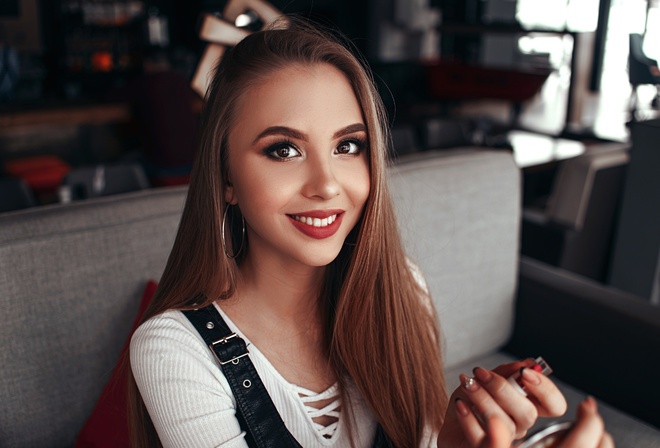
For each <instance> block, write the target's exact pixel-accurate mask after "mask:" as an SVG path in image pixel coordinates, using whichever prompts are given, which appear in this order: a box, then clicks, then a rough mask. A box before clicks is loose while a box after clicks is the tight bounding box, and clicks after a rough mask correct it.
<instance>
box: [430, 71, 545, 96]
mask: <svg viewBox="0 0 660 448" xmlns="http://www.w3.org/2000/svg"><path fill="white" fill-rule="evenodd" d="M426 73H427V82H428V86H429V91H430V93H431V95H433V96H434V97H436V98H439V99H456V100H468V99H502V100H508V101H513V102H523V101H526V100H528V99H530V98H532V97H533V96H534V95H536V94H537V93H538V92H539V90H540V89H541V87H542V86H543V83H545V81H546V79H547V78H548V75H549V74H550V73H552V70H551V69H542V68H538V69H529V70H512V69H503V68H493V67H482V66H478V65H469V64H463V63H457V62H437V63H429V64H427V65H426Z"/></svg>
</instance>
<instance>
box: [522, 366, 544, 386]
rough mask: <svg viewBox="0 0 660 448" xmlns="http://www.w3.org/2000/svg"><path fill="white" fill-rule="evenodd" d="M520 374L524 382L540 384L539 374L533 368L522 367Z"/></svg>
mask: <svg viewBox="0 0 660 448" xmlns="http://www.w3.org/2000/svg"><path fill="white" fill-rule="evenodd" d="M520 376H522V378H523V381H525V382H526V383H529V384H533V385H535V386H538V385H539V384H541V374H540V373H538V372H536V371H535V370H533V369H528V368H526V367H523V368H522V369H520Z"/></svg>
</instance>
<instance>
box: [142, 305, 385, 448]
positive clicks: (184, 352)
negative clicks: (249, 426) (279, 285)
mask: <svg viewBox="0 0 660 448" xmlns="http://www.w3.org/2000/svg"><path fill="white" fill-rule="evenodd" d="M216 308H218V310H219V311H220V313H221V314H222V317H223V318H224V319H225V322H227V325H228V326H229V327H230V328H231V330H232V331H234V332H236V333H237V334H238V335H239V336H240V337H242V338H243V339H244V340H245V342H246V344H248V350H249V352H250V359H251V360H252V363H253V364H254V366H255V368H256V370H257V372H258V373H259V376H260V377H261V380H262V382H263V383H264V386H265V387H266V390H267V391H268V393H269V394H270V396H271V398H272V400H273V403H274V404H275V407H276V408H277V410H278V411H279V413H280V415H281V417H282V420H283V421H284V423H285V425H286V427H287V428H288V430H289V432H291V434H292V435H293V436H294V437H295V438H296V440H298V442H299V443H300V444H301V445H302V446H303V447H305V448H308V447H349V446H350V438H349V434H348V433H347V431H346V428H345V421H344V418H345V413H343V412H341V409H342V408H343V407H344V404H343V403H341V401H340V400H339V395H338V387H337V385H334V386H332V387H330V388H329V389H327V390H326V391H323V392H320V393H316V392H314V391H309V390H306V389H304V388H301V387H298V386H296V385H293V384H291V383H289V382H287V381H286V380H285V379H284V378H283V377H282V376H281V375H280V374H279V372H278V371H277V370H276V369H275V368H274V367H273V365H272V364H271V363H270V362H269V361H268V359H266V357H265V356H264V355H263V354H262V353H261V352H260V351H259V349H258V348H257V347H255V346H254V345H253V344H251V343H250V341H249V340H248V339H247V338H246V337H245V335H244V334H243V333H242V332H241V331H240V330H239V329H238V327H236V325H234V323H233V322H232V321H231V320H230V319H229V318H228V317H227V316H226V315H225V314H224V312H222V310H221V309H220V308H219V307H218V306H217V305H216ZM130 354H131V368H132V370H133V374H134V376H135V380H136V382H137V385H138V388H139V389H140V393H141V395H142V398H143V399H144V402H145V405H146V407H147V410H148V411H149V415H150V416H151V419H152V420H153V422H154V425H155V427H156V430H157V431H158V435H159V437H160V439H161V442H162V443H163V446H164V447H165V448H169V447H182V448H184V447H185V448H191V447H195V448H202V447H247V443H246V442H245V440H244V433H243V432H242V431H241V428H240V426H239V423H238V421H237V420H236V417H235V409H236V400H235V398H234V396H233V394H232V392H231V389H230V387H229V383H228V382H227V380H226V378H225V377H224V375H223V374H222V371H221V370H220V368H219V365H218V363H217V361H216V359H215V357H214V356H213V354H212V353H211V351H210V349H209V348H208V347H207V346H206V344H205V343H204V341H203V340H202V338H201V336H199V334H198V333H197V331H196V330H195V328H194V327H193V326H192V324H191V323H190V322H189V321H188V319H187V318H186V317H185V316H184V315H183V313H181V312H179V311H167V312H165V313H163V314H161V315H159V316H155V317H153V318H151V319H149V320H148V321H147V322H145V323H143V324H142V325H141V326H140V327H139V328H138V329H137V331H136V332H135V334H134V335H133V338H132V340H131V352H130ZM348 392H349V397H350V403H349V405H350V406H351V409H352V411H353V414H354V416H355V422H354V424H353V425H352V431H353V438H354V441H355V446H356V447H365V448H367V447H371V444H372V443H373V437H374V434H375V431H376V421H375V419H374V418H373V416H372V415H371V413H370V412H369V410H368V408H367V406H366V404H365V403H364V401H363V400H362V398H361V397H360V396H359V394H358V393H357V391H356V389H355V388H352V387H351V388H349V391H348ZM331 398H336V399H335V400H332V402H330V404H328V405H326V406H325V407H323V408H322V409H317V407H316V406H313V404H314V402H320V401H323V400H330V399H331ZM319 416H327V417H333V418H336V419H337V420H336V421H335V422H332V423H330V424H329V425H328V426H326V427H324V426H323V425H320V424H318V423H315V422H314V421H313V419H315V418H317V417H319ZM331 420H332V419H331Z"/></svg>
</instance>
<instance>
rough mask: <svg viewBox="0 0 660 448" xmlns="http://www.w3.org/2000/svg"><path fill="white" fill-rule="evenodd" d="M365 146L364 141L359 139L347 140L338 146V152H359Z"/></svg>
mask: <svg viewBox="0 0 660 448" xmlns="http://www.w3.org/2000/svg"><path fill="white" fill-rule="evenodd" d="M363 148H364V142H362V141H359V140H346V141H343V142H341V143H340V144H339V146H337V154H359V153H360V152H361V151H362V149H363Z"/></svg>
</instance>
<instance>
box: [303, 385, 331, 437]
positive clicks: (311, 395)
mask: <svg viewBox="0 0 660 448" xmlns="http://www.w3.org/2000/svg"><path fill="white" fill-rule="evenodd" d="M296 389H297V392H298V395H299V396H300V399H301V400H302V402H303V403H304V404H305V410H306V411H307V414H308V415H309V417H310V418H311V419H312V422H313V423H314V428H315V429H316V430H317V431H318V432H319V433H320V434H321V435H322V436H323V437H325V438H328V439H329V438H331V437H332V435H333V434H334V433H335V431H336V430H337V426H338V425H339V414H340V409H339V408H340V407H341V398H340V397H339V388H338V387H337V385H334V386H331V387H329V388H328V389H326V390H325V391H323V392H321V393H318V394H317V393H316V392H314V391H311V390H309V389H305V388H303V387H300V386H296ZM332 398H334V400H333V401H332V402H331V403H330V404H328V405H326V406H324V407H322V408H321V409H318V408H315V407H314V406H310V405H309V404H308V403H314V402H318V401H323V400H329V399H332ZM319 417H330V418H333V419H334V421H333V422H332V423H330V424H329V425H327V426H324V425H322V424H320V423H317V422H316V421H315V420H314V419H316V418H319Z"/></svg>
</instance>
